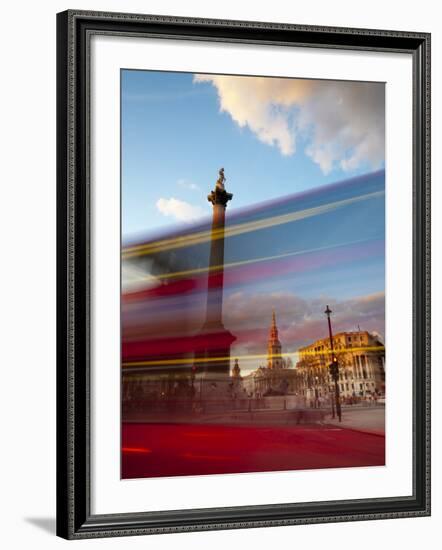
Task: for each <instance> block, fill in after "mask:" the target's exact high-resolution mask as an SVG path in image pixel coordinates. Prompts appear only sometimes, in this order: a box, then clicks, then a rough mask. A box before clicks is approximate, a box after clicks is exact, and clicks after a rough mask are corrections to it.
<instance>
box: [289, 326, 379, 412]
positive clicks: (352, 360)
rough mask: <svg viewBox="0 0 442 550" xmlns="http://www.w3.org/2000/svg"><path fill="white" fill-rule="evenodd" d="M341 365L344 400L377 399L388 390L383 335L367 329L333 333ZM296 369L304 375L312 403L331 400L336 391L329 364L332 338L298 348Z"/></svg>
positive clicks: (309, 399) (316, 403) (306, 390)
mask: <svg viewBox="0 0 442 550" xmlns="http://www.w3.org/2000/svg"><path fill="white" fill-rule="evenodd" d="M333 348H334V352H335V355H336V357H337V359H338V365H339V381H338V384H339V392H340V395H341V398H342V400H343V401H344V402H345V401H360V400H361V399H363V400H364V399H375V398H378V397H380V396H383V395H384V393H385V347H384V344H383V343H382V342H381V341H380V339H379V337H378V336H377V335H375V334H371V333H369V332H367V331H361V330H360V331H356V332H340V333H338V334H335V335H334V336H333ZM298 353H299V361H298V363H297V365H296V370H297V371H299V372H300V373H302V375H303V380H304V382H303V386H304V388H303V395H305V397H306V399H307V400H308V401H309V402H310V403H312V402H313V403H314V404H315V406H317V405H318V401H319V402H321V401H325V402H326V401H329V400H330V399H331V397H332V395H333V392H334V382H333V380H332V379H331V376H330V372H329V368H328V367H329V365H330V363H331V358H332V356H331V352H330V340H329V338H322V339H321V340H316V342H313V344H310V345H308V346H305V347H302V348H300V349H299V350H298Z"/></svg>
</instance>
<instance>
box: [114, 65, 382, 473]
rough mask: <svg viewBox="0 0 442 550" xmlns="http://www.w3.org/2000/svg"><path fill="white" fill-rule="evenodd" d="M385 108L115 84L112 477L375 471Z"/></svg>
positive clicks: (197, 79)
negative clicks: (116, 294) (116, 387)
mask: <svg viewBox="0 0 442 550" xmlns="http://www.w3.org/2000/svg"><path fill="white" fill-rule="evenodd" d="M385 101H386V93H385V82H372V81H351V80H325V79H324V80H322V79H306V78H288V77H284V76H281V77H275V76H272V77H270V76H266V75H253V76H250V75H238V74H210V73H191V72H174V71H157V70H134V69H131V68H121V70H120V117H121V119H120V121H121V135H120V152H121V300H120V312H121V403H120V407H121V478H122V479H123V480H124V479H134V478H154V477H171V476H200V475H215V474H239V473H247V472H275V471H292V470H312V469H326V468H355V467H371V468H373V467H383V466H385V464H386V462H385V460H386V445H385V436H386V430H385V410H386V407H388V397H387V395H388V388H387V387H386V383H385V373H386V371H387V369H388V368H389V365H388V364H386V363H385V352H386V345H387V340H386V336H388V335H386V334H385V327H386V323H385V288H386V285H385V276H386V274H385V256H386V247H385V235H386V229H385V227H386V223H385V221H386V220H385V180H386V178H385V171H386V165H385V156H386V155H385ZM116 406H117V404H116Z"/></svg>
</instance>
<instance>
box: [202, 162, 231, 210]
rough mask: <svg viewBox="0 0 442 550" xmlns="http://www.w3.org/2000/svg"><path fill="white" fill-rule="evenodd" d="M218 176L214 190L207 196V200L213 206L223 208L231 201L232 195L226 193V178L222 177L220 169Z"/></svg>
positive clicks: (222, 173) (222, 171) (222, 170)
mask: <svg viewBox="0 0 442 550" xmlns="http://www.w3.org/2000/svg"><path fill="white" fill-rule="evenodd" d="M218 175H219V177H218V179H217V180H216V183H215V189H214V190H213V191H212V192H211V193H210V194H209V195H207V200H208V201H209V202H211V203H212V204H213V206H215V205H217V204H220V205H222V206H224V208H225V207H226V206H227V203H228V202H229V201H230V200H232V198H233V195H232V193H228V192H227V191H226V187H225V182H226V177H225V176H224V168H220V170H219V172H218Z"/></svg>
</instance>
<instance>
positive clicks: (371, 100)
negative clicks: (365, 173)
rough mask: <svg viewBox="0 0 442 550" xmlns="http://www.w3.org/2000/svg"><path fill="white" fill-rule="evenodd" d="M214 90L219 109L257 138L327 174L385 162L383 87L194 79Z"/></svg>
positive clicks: (257, 79)
mask: <svg viewBox="0 0 442 550" xmlns="http://www.w3.org/2000/svg"><path fill="white" fill-rule="evenodd" d="M194 81H195V82H210V83H211V84H213V86H215V87H216V89H217V91H218V97H219V102H220V110H221V111H222V112H226V113H229V115H230V116H231V117H232V119H233V120H234V121H235V122H236V123H237V124H238V126H240V127H242V128H243V127H248V128H249V129H250V130H251V131H252V132H253V133H254V134H255V135H256V136H257V138H258V139H259V140H260V141H262V142H263V143H266V144H268V145H273V146H276V147H278V148H279V150H280V152H281V153H282V154H283V155H292V154H294V153H295V151H296V146H297V142H298V141H299V139H300V138H301V139H302V140H303V141H305V142H306V146H305V153H306V154H307V155H308V156H310V157H311V158H312V160H313V161H314V162H315V163H317V164H318V165H319V166H320V168H321V170H322V171H323V172H324V173H328V172H330V171H331V170H332V169H333V168H335V167H340V168H341V169H342V170H344V171H351V170H354V169H356V168H358V167H359V166H361V165H364V164H367V165H368V166H370V167H372V168H378V167H380V166H381V165H382V163H383V161H384V149H385V136H384V133H385V121H384V118H385V116H384V111H385V105H384V103H385V102H384V85H383V84H381V83H369V82H345V81H328V82H325V81H320V80H302V79H288V78H265V77H242V76H240V77H238V76H224V75H195V77H194Z"/></svg>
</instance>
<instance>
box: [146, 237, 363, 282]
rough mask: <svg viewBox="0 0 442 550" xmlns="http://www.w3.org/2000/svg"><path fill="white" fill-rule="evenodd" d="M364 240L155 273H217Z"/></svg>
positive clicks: (167, 276) (168, 276)
mask: <svg viewBox="0 0 442 550" xmlns="http://www.w3.org/2000/svg"><path fill="white" fill-rule="evenodd" d="M364 242H367V239H363V240H359V241H348V242H347V243H340V244H337V245H335V246H320V247H318V248H309V249H304V250H298V251H296V252H286V253H284V254H275V255H274V256H265V257H260V258H252V259H250V260H239V261H237V262H230V263H225V264H220V265H214V266H206V267H197V268H195V269H186V270H183V271H173V272H172V273H163V274H161V275H155V278H156V279H158V280H164V279H173V278H176V277H188V276H190V275H198V274H201V273H206V272H207V273H216V272H217V271H221V270H222V269H224V270H226V269H229V268H232V267H241V266H244V265H250V264H255V263H259V262H269V261H273V260H282V259H283V258H290V257H293V256H301V255H303V254H310V253H313V252H324V251H325V250H332V249H333V248H342V247H344V246H352V245H355V244H363V243H364Z"/></svg>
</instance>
